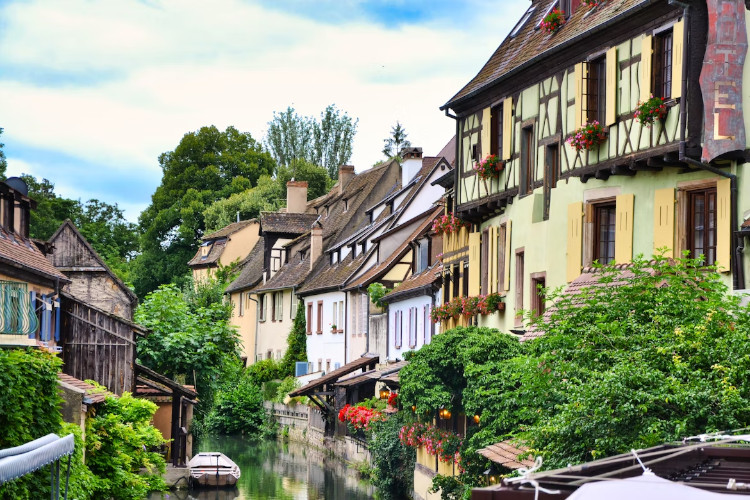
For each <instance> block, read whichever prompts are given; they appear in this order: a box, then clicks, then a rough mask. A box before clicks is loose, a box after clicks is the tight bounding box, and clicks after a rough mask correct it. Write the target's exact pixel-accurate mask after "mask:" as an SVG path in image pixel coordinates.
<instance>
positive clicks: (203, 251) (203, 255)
mask: <svg viewBox="0 0 750 500" xmlns="http://www.w3.org/2000/svg"><path fill="white" fill-rule="evenodd" d="M210 250H211V245H210V244H209V243H204V244H203V245H202V246H201V258H202V259H205V258H206V257H208V252H209V251H210Z"/></svg>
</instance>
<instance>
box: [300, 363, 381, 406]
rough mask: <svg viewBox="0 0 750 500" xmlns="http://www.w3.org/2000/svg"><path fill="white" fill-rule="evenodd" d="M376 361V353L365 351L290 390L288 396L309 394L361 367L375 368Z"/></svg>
mask: <svg viewBox="0 0 750 500" xmlns="http://www.w3.org/2000/svg"><path fill="white" fill-rule="evenodd" d="M378 361H380V356H378V355H377V354H372V353H367V354H365V355H364V356H362V357H361V358H359V359H355V360H354V361H351V362H349V363H347V364H345V365H344V366H342V367H341V368H337V369H336V370H333V371H332V372H330V373H328V374H326V375H323V376H322V377H320V378H316V379H315V380H313V381H312V382H310V383H309V384H307V385H305V386H302V387H300V388H299V389H297V390H295V391H292V392H290V393H289V396H290V397H292V398H294V397H297V396H310V395H311V394H313V393H314V392H316V391H317V390H318V389H320V388H321V387H323V386H324V385H326V384H330V383H332V382H335V381H337V380H338V379H340V378H341V377H343V376H344V375H348V374H350V373H354V372H355V371H357V370H360V369H362V368H367V367H372V368H375V365H376V364H377V363H378Z"/></svg>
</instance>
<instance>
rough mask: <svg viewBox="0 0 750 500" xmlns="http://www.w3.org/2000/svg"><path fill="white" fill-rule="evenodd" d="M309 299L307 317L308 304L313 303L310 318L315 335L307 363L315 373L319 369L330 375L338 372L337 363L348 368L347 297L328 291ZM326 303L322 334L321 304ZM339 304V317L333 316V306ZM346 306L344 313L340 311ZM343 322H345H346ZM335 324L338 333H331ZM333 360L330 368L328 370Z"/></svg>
mask: <svg viewBox="0 0 750 500" xmlns="http://www.w3.org/2000/svg"><path fill="white" fill-rule="evenodd" d="M304 300H305V314H306V315H307V314H308V305H310V304H312V318H307V317H306V319H307V321H308V323H309V324H310V330H311V334H309V335H308V336H307V360H308V362H311V363H312V371H318V366H319V363H320V366H321V367H322V370H323V371H325V372H326V373H328V372H330V371H331V370H334V369H335V366H336V363H339V364H340V365H344V364H345V363H346V362H347V361H351V360H347V359H345V357H346V356H345V351H344V343H345V341H344V338H345V336H346V294H345V293H344V292H338V291H337V292H328V293H322V294H316V295H309V296H307V297H305V298H304ZM320 301H322V302H323V320H322V328H321V332H320V333H318V302H320ZM334 303H336V315H337V317H336V318H334V317H333V305H334ZM342 305H343V307H344V313H343V314H342V313H341V312H340V308H341V306H342ZM342 320H343V321H342ZM332 325H336V330H337V331H336V332H335V333H334V332H332V331H331V327H332ZM329 361H330V369H327V366H328V363H329Z"/></svg>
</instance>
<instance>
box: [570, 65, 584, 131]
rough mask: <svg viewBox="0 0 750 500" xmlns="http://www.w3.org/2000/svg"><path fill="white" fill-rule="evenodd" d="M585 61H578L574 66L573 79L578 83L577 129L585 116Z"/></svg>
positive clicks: (575, 122)
mask: <svg viewBox="0 0 750 500" xmlns="http://www.w3.org/2000/svg"><path fill="white" fill-rule="evenodd" d="M584 64H585V63H582V62H581V63H578V64H576V65H575V67H574V68H573V79H574V80H575V84H576V104H575V121H574V124H575V129H576V130H577V129H579V128H580V127H581V125H582V117H583V72H584V70H585V67H584Z"/></svg>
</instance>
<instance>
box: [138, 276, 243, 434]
mask: <svg viewBox="0 0 750 500" xmlns="http://www.w3.org/2000/svg"><path fill="white" fill-rule="evenodd" d="M207 304H208V305H200V304H199V303H196V302H191V301H190V300H188V297H186V294H185V293H183V292H181V291H180V290H179V289H178V288H177V287H176V286H175V285H171V284H170V285H162V286H161V287H159V289H158V290H156V291H155V292H152V293H150V294H149V295H147V296H146V298H145V300H144V301H143V303H142V304H141V305H140V306H139V307H138V309H137V310H136V312H135V321H136V322H138V323H139V324H141V325H143V326H145V327H146V328H148V329H150V330H151V334H150V335H148V336H147V337H145V338H141V339H139V341H138V359H139V360H140V362H141V363H143V364H144V365H146V366H148V367H149V368H151V369H153V370H156V371H158V372H159V373H163V374H164V375H166V376H168V377H170V378H173V379H178V380H183V381H188V382H187V383H190V382H193V381H195V382H194V383H195V385H196V389H197V392H198V395H199V403H198V406H197V408H196V419H197V420H198V421H199V422H200V421H202V420H203V419H204V418H205V416H206V415H207V414H208V412H209V411H210V409H211V408H212V406H213V404H214V395H215V392H216V390H217V389H218V388H219V387H221V385H222V384H223V382H224V381H225V380H228V379H230V378H231V377H233V376H236V374H237V373H238V371H239V366H240V360H239V343H240V339H239V336H238V335H237V331H236V330H235V329H234V328H233V327H232V326H230V325H229V321H228V314H227V309H226V307H225V306H224V304H223V303H218V302H215V301H211V300H209V301H207Z"/></svg>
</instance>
